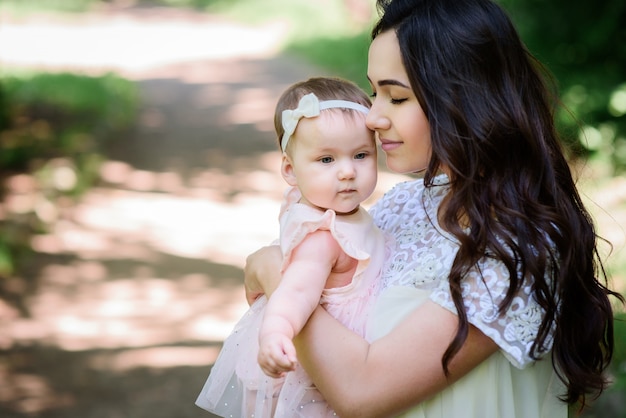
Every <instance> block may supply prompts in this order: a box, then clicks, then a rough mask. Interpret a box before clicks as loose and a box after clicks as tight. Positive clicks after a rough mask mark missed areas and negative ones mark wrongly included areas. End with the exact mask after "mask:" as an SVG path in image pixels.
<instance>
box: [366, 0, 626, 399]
mask: <svg viewBox="0 0 626 418" xmlns="http://www.w3.org/2000/svg"><path fill="white" fill-rule="evenodd" d="M378 8H379V11H380V12H381V18H380V20H379V21H378V23H377V24H376V25H375V27H374V29H373V31H372V38H375V37H376V36H377V35H378V34H380V33H382V32H385V31H387V30H394V31H395V33H396V35H397V38H398V42H399V45H400V50H401V53H402V59H403V63H404V66H405V68H406V72H407V74H408V77H409V79H410V82H411V86H412V89H413V90H414V92H415V94H416V96H417V98H418V100H419V101H420V104H421V105H422V107H423V109H424V112H425V113H426V117H427V118H428V121H429V123H430V129H431V139H432V157H431V160H430V163H429V166H428V169H427V170H426V173H425V184H426V185H427V187H430V186H432V184H433V183H432V180H433V177H434V175H435V174H436V173H437V171H438V170H439V169H440V168H441V167H447V168H448V169H449V173H450V193H449V194H448V196H447V198H446V204H445V205H443V206H442V207H441V208H440V213H439V218H440V222H441V223H442V226H443V227H444V228H445V229H446V230H448V231H449V232H451V233H452V234H454V236H455V237H456V238H458V240H459V242H460V248H459V250H458V253H457V255H456V258H455V260H454V263H453V265H452V268H451V271H450V277H449V280H450V291H451V292H452V297H453V300H454V304H455V305H456V308H457V311H458V312H459V327H458V330H457V334H456V336H455V338H454V339H453V341H452V342H451V344H450V346H449V347H448V349H447V351H446V352H445V353H444V355H443V358H442V364H443V368H444V371H445V372H446V374H447V373H448V364H449V362H450V360H451V358H452V357H453V356H454V355H455V354H456V353H457V352H458V351H459V349H460V347H461V346H462V345H463V343H464V341H465V339H466V337H467V334H468V329H469V325H468V320H467V315H466V313H465V309H464V306H463V301H462V297H461V283H462V281H463V278H464V276H465V275H466V274H467V273H468V272H469V271H470V269H472V268H475V267H476V265H477V263H478V261H479V260H480V259H481V258H483V257H485V255H486V254H487V255H488V256H490V257H495V258H497V259H499V260H501V261H502V262H503V263H504V265H505V266H506V268H507V269H508V272H509V275H510V286H509V289H508V292H507V293H506V297H505V298H504V300H503V301H502V303H501V305H500V309H501V311H503V310H505V309H506V308H507V307H509V306H510V305H511V302H512V301H513V298H514V297H515V295H516V294H517V293H518V292H519V291H520V289H521V287H522V285H523V282H524V281H525V280H530V281H531V282H532V283H533V291H534V295H535V298H536V300H537V301H538V302H539V304H540V305H541V307H542V308H543V309H544V310H545V316H544V317H543V320H542V322H541V325H540V327H539V332H538V335H537V338H536V339H535V341H534V343H533V345H532V350H531V354H532V356H533V357H534V358H539V357H540V355H541V354H542V353H544V352H545V351H546V350H547V349H548V348H549V339H550V332H551V331H552V330H554V345H553V350H552V358H553V362H554V367H555V370H556V372H557V373H558V375H559V377H560V378H561V380H563V381H564V383H565V384H566V385H567V393H566V394H564V396H563V397H562V400H563V401H565V402H567V403H569V404H574V403H577V402H580V403H581V407H582V406H584V405H585V396H586V395H590V394H593V395H599V394H600V393H601V392H602V390H603V389H604V388H605V387H606V385H607V380H606V378H605V376H604V375H603V371H604V370H605V369H606V367H607V366H608V365H609V363H610V361H611V357H612V355H613V310H612V307H611V303H610V300H609V295H613V296H615V297H617V298H618V299H620V300H622V301H623V298H622V297H621V296H620V295H619V294H617V293H615V292H613V291H611V290H610V289H608V287H607V278H606V273H605V271H604V268H603V266H602V262H601V260H600V257H599V254H598V249H597V238H598V237H597V236H596V232H595V228H594V225H593V221H592V219H591V216H590V215H589V213H588V212H587V210H586V209H585V207H584V206H583V202H582V201H581V198H580V195H579V194H578V191H577V189H576V186H575V183H574V180H573V178H572V175H571V173H570V168H569V166H568V163H567V161H566V159H565V156H564V152H563V150H562V148H561V144H560V142H559V138H558V135H557V133H556V131H555V127H554V107H555V106H554V104H556V103H558V100H556V97H557V95H556V94H555V93H556V89H555V88H548V87H549V86H552V87H554V83H553V80H552V78H550V77H549V76H548V72H547V71H546V70H545V69H544V68H543V67H542V66H541V65H540V63H539V62H538V61H537V60H536V59H535V58H534V57H533V56H532V55H531V54H530V53H529V52H528V50H527V49H526V47H525V46H524V44H523V43H522V41H521V40H520V38H519V35H518V34H517V31H516V30H515V28H514V26H513V24H512V23H511V21H510V19H509V17H508V16H507V14H506V13H505V12H504V11H503V10H502V9H501V8H500V7H499V6H498V5H496V4H494V3H493V2H491V1H489V0H379V1H378ZM546 76H548V77H546ZM548 81H549V82H550V83H547V82H548ZM461 220H463V221H462V222H461ZM466 226H469V232H466V230H465V229H464V228H465V227H466ZM546 277H549V278H551V279H549V280H546ZM600 279H601V280H600Z"/></svg>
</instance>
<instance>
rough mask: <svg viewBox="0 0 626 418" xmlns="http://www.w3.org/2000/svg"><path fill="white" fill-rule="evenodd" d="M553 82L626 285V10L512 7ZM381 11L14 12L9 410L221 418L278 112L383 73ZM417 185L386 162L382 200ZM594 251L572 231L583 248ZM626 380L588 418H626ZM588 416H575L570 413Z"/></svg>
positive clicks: (274, 202) (54, 2)
mask: <svg viewBox="0 0 626 418" xmlns="http://www.w3.org/2000/svg"><path fill="white" fill-rule="evenodd" d="M500 1H501V4H503V6H504V7H505V8H506V9H507V10H508V11H509V12H510V14H511V16H512V17H513V20H514V21H515V22H516V24H517V25H518V28H519V29H520V32H521V34H522V36H523V38H524V40H525V41H526V43H527V45H528V46H529V49H530V50H531V51H532V52H533V53H534V54H535V55H537V56H538V57H539V58H540V59H541V60H542V61H543V62H544V63H545V64H546V65H547V67H548V68H549V69H550V70H551V71H552V73H553V74H554V76H555V77H556V79H557V81H558V83H559V88H560V94H561V99H562V101H563V103H564V104H565V105H566V106H567V109H568V111H561V112H560V113H559V114H558V121H559V129H560V130H561V132H562V133H563V137H564V146H565V147H566V149H567V150H568V155H569V156H570V159H571V166H572V170H573V172H574V173H575V176H576V177H577V178H578V179H579V185H580V189H581V192H582V193H583V195H584V197H585V200H586V202H587V204H588V206H589V209H590V210H591V212H592V214H593V216H594V218H595V219H596V221H597V224H598V231H599V234H600V235H601V236H602V237H603V238H605V239H606V242H605V243H603V245H602V255H603V257H604V258H605V260H606V267H607V270H608V273H609V274H610V275H611V280H612V286H613V287H614V288H615V289H617V290H618V291H620V292H622V293H624V292H626V250H625V249H624V247H625V246H626V177H625V173H626V118H625V116H624V115H625V114H626V26H625V25H624V22H626V3H624V2H623V1H622V0H604V1H603V2H600V3H597V2H595V3H594V2H582V1H579V2H571V1H569V0H568V1H565V0H551V1H550V2H547V1H539V0H500ZM375 17H376V10H375V8H374V4H373V0H320V1H316V2H312V1H308V0H264V1H263V2H260V1H255V0H108V1H104V0H2V2H0V417H2V418H10V417H20V418H22V417H46V418H52V417H63V418H79V417H80V418H95V417H103V418H127V417H128V418H144V417H146V418H147V417H151V418H160V417H164V418H165V417H168V418H169V417H171V418H178V417H181V418H182V417H203V416H208V415H209V414H207V413H205V412H204V411H202V410H200V409H199V408H197V407H195V406H194V405H193V402H194V400H195V398H196V395H197V393H198V391H199V390H200V388H201V386H202V384H203V382H204V380H205V379H206V376H207V375H208V372H209V370H210V365H211V364H212V363H213V362H214V360H215V357H216V356H217V353H218V352H219V348H220V346H221V343H222V341H223V339H224V338H225V337H226V336H227V335H228V333H229V332H230V329H231V327H232V325H233V324H234V322H235V321H236V320H237V319H238V318H239V316H240V315H241V314H242V313H243V312H244V311H245V309H246V303H245V300H244V293H243V285H242V283H243V272H242V268H243V265H244V262H245V257H246V255H247V254H249V253H250V252H252V251H254V250H255V249H256V248H258V247H260V246H262V245H265V244H267V243H269V242H271V241H272V240H273V239H274V238H275V236H276V233H277V229H278V223H277V214H278V208H279V204H280V197H281V194H282V190H283V188H284V182H283V180H282V179H281V178H280V175H279V172H278V168H279V161H280V154H279V153H278V152H277V145H276V140H275V138H274V137H273V126H272V117H273V107H274V104H275V101H276V100H277V98H278V96H279V94H280V93H281V92H282V90H283V89H284V88H285V87H287V86H288V85H289V84H291V83H293V82H295V81H298V80H301V79H304V78H307V77H310V76H314V75H322V74H324V75H338V76H342V77H345V78H349V79H351V80H353V81H355V82H356V83H358V84H359V85H361V86H362V87H363V88H364V89H366V90H369V87H368V86H367V82H366V78H365V68H366V56H367V48H368V44H369V30H370V28H371V25H372V22H373V21H374V19H375ZM404 179H405V177H403V176H398V175H395V174H392V173H390V172H388V171H387V170H386V168H385V167H384V163H383V162H382V161H381V176H380V182H379V185H378V188H377V190H376V193H375V194H374V196H373V197H372V198H371V199H370V201H369V202H368V204H369V203H371V202H372V201H374V200H375V199H377V198H378V197H379V196H380V195H381V194H382V193H383V192H384V191H385V190H387V189H388V188H389V187H391V185H393V184H394V183H396V182H398V181H400V180H404ZM572 239H575V237H572ZM619 309H620V313H619V318H618V320H617V321H616V323H615V326H616V332H617V335H616V339H617V341H616V343H617V346H616V355H615V360H614V362H613V364H612V367H611V370H610V373H611V375H612V377H613V378H614V380H615V383H614V384H613V386H612V387H611V388H610V389H609V390H608V391H607V392H605V394H603V395H602V396H601V397H600V398H599V399H598V400H597V401H596V402H595V403H594V405H593V407H592V408H591V409H589V410H587V411H586V412H584V413H583V414H582V416H584V417H587V418H589V417H598V418H600V417H602V418H604V417H626V327H625V325H624V322H623V319H625V318H626V317H625V316H624V313H623V311H621V308H619ZM574 415H575V414H574V413H573V412H572V416H574Z"/></svg>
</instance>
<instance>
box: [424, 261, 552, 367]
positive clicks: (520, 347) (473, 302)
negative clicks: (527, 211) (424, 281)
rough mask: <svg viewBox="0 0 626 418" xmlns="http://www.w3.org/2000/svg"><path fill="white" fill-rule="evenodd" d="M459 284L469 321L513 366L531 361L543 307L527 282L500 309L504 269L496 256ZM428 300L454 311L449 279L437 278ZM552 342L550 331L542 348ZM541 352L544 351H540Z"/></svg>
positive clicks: (505, 283) (548, 347) (504, 292)
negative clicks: (436, 283) (493, 342)
mask: <svg viewBox="0 0 626 418" xmlns="http://www.w3.org/2000/svg"><path fill="white" fill-rule="evenodd" d="M480 268H481V270H482V278H481V275H480V273H479V272H478V269H474V270H473V271H472V272H471V273H470V274H469V275H468V277H466V278H465V279H464V281H463V284H462V294H463V302H464V305H465V309H466V312H467V318H468V320H469V322H470V323H471V324H473V325H474V326H476V327H477V328H478V329H480V330H481V331H482V332H483V333H484V334H485V335H487V336H488V337H489V338H491V339H492V340H493V341H495V342H496V344H498V346H499V347H500V350H501V351H502V353H503V354H504V355H505V356H506V357H507V359H508V360H509V361H510V362H511V363H512V364H513V365H514V366H515V367H517V368H519V369H523V368H525V367H526V366H528V365H529V364H531V363H533V361H534V360H533V359H532V357H531V355H530V354H531V347H532V344H533V341H534V340H535V338H536V337H537V332H538V330H539V325H540V324H541V320H542V318H543V315H544V311H543V309H542V308H541V307H540V306H539V304H538V303H537V302H536V300H535V299H534V297H533V296H532V287H531V284H530V283H525V284H524V285H523V286H522V288H521V289H520V290H519V292H518V294H517V295H516V296H515V298H514V299H513V302H512V303H511V305H510V306H509V307H508V308H507V309H506V310H505V311H503V312H501V313H500V312H498V306H499V304H500V302H501V301H502V300H503V299H504V297H505V295H506V291H507V289H508V284H509V280H508V276H509V274H508V271H507V270H506V268H505V267H504V265H503V264H502V263H501V262H499V261H498V260H495V259H492V258H488V259H485V260H484V261H483V262H482V263H481V266H480ZM430 298H431V300H433V301H434V302H436V303H438V304H439V305H441V306H443V307H444V308H446V309H448V310H450V311H452V312H454V313H455V314H456V309H455V306H454V303H453V301H452V296H451V295H450V289H449V282H448V280H447V279H445V280H441V282H440V283H439V286H438V287H437V288H436V289H435V290H434V291H433V293H432V294H431V297H430ZM551 346H552V334H551V335H550V336H549V338H548V339H547V340H546V344H545V347H546V350H549V349H550V348H551ZM540 354H541V355H544V354H545V352H542V353H540Z"/></svg>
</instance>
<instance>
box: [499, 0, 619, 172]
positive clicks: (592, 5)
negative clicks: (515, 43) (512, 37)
mask: <svg viewBox="0 0 626 418" xmlns="http://www.w3.org/2000/svg"><path fill="white" fill-rule="evenodd" d="M499 1H500V2H501V4H503V6H504V7H505V8H506V9H507V10H508V11H509V12H510V15H511V17H512V19H513V20H514V21H515V23H516V25H517V27H518V28H519V30H520V33H521V35H522V38H523V39H524V41H525V42H526V44H527V45H528V47H529V49H530V51H531V52H532V53H533V54H534V55H536V56H537V57H538V58H539V59H540V60H541V61H542V62H543V63H544V64H545V65H546V66H547V67H548V68H549V69H550V71H551V72H552V73H553V74H554V76H555V77H556V79H557V80H558V82H559V86H560V91H561V98H562V100H563V102H564V104H565V105H566V106H567V108H568V109H569V110H570V111H571V112H572V114H573V116H574V117H575V119H573V118H572V117H571V116H569V115H567V114H566V112H563V113H561V114H559V122H560V124H561V128H562V130H563V132H564V133H566V134H567V136H566V141H567V142H568V144H569V145H570V147H571V148H570V149H572V150H573V151H574V152H575V153H576V154H577V155H581V156H599V157H600V158H606V159H607V162H608V163H610V164H611V165H612V166H613V168H614V170H615V172H624V171H626V117H625V116H624V115H625V114H626V2H624V1H623V0H603V1H600V2H583V1H578V2H572V1H570V0H549V1H548V0H499Z"/></svg>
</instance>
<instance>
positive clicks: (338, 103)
mask: <svg viewBox="0 0 626 418" xmlns="http://www.w3.org/2000/svg"><path fill="white" fill-rule="evenodd" d="M332 108H344V109H353V110H358V111H359V112H361V113H365V114H367V112H369V109H368V108H367V107H365V106H363V105H362V104H359V103H355V102H349V101H347V100H326V101H323V102H320V101H319V100H318V98H317V96H315V94H314V93H309V94H307V95H305V96H302V98H301V99H300V101H299V102H298V107H297V108H295V109H293V110H291V109H287V110H283V114H282V124H283V129H284V130H285V133H284V134H283V137H282V139H281V141H280V147H281V149H282V150H283V152H284V151H285V149H286V148H287V143H288V142H289V138H291V135H293V133H294V132H295V131H296V128H297V127H298V122H299V121H300V119H302V118H312V117H315V116H319V114H320V111H322V110H324V109H332Z"/></svg>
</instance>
